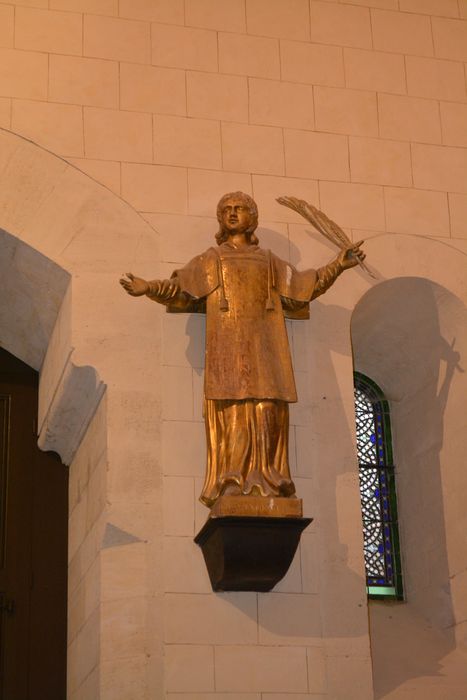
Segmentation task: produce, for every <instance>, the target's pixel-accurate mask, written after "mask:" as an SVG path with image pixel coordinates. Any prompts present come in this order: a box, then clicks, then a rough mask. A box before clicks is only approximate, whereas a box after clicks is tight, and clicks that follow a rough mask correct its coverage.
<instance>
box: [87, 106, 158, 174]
mask: <svg viewBox="0 0 467 700" xmlns="http://www.w3.org/2000/svg"><path fill="white" fill-rule="evenodd" d="M84 139H85V154H86V156H89V157H90V158H95V159H98V160H100V159H102V160H123V161H134V162H137V163H148V162H149V163H150V162H152V120H151V115H149V114H141V113H139V112H122V111H117V110H110V109H99V108H97V107H85V108H84Z"/></svg>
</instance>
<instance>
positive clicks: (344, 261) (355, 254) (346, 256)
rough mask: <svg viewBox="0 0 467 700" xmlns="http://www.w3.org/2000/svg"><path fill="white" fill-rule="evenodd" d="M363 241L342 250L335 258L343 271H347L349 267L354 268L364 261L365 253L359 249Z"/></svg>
mask: <svg viewBox="0 0 467 700" xmlns="http://www.w3.org/2000/svg"><path fill="white" fill-rule="evenodd" d="M362 243H363V241H358V243H354V245H351V246H348V247H347V248H342V250H341V252H340V253H339V255H338V256H337V260H338V262H339V263H340V264H341V266H342V269H343V270H348V269H349V268H350V267H355V265H358V264H359V262H363V261H364V260H365V257H366V256H365V253H364V252H363V250H361V249H360V246H361V245H362Z"/></svg>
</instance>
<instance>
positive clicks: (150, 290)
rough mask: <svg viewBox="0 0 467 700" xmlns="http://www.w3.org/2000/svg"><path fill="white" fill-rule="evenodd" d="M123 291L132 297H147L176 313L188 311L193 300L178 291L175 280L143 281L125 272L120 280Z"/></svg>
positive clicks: (178, 287)
mask: <svg viewBox="0 0 467 700" xmlns="http://www.w3.org/2000/svg"><path fill="white" fill-rule="evenodd" d="M120 284H121V285H122V287H123V289H124V290H125V291H126V292H127V293H128V294H130V295H131V296H133V297H140V296H147V297H148V298H149V299H151V300H152V301H157V302H158V303H159V304H164V306H169V305H170V307H171V308H173V309H174V310H177V311H185V310H186V311H188V310H189V308H190V306H191V304H192V302H193V299H192V297H191V296H190V295H189V294H187V293H186V292H183V291H182V290H181V289H180V286H179V284H178V281H177V279H176V278H172V279H170V280H149V281H148V280H145V279H143V278H142V277H135V276H134V275H133V274H132V273H131V272H127V273H126V276H125V277H122V278H121V279H120Z"/></svg>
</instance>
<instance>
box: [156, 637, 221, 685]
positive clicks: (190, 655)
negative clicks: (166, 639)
mask: <svg viewBox="0 0 467 700" xmlns="http://www.w3.org/2000/svg"><path fill="white" fill-rule="evenodd" d="M164 652H165V653H164V660H165V665H166V687H167V690H168V691H184V692H188V691H191V692H193V691H195V692H196V691H205V692H209V691H212V690H214V650H213V648H212V647H211V646H197V645H194V644H166V646H165V649H164Z"/></svg>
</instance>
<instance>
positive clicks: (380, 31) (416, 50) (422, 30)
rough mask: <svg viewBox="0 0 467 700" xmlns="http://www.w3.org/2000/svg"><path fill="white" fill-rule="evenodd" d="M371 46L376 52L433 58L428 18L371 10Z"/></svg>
mask: <svg viewBox="0 0 467 700" xmlns="http://www.w3.org/2000/svg"><path fill="white" fill-rule="evenodd" d="M371 27H372V32H373V45H374V48H375V49H376V50H377V51H392V52H394V53H402V54H413V55H415V56H433V42H432V38H431V25H430V18H429V17H426V16H425V15H416V14H412V13H405V12H392V11H390V10H376V9H375V10H371Z"/></svg>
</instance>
